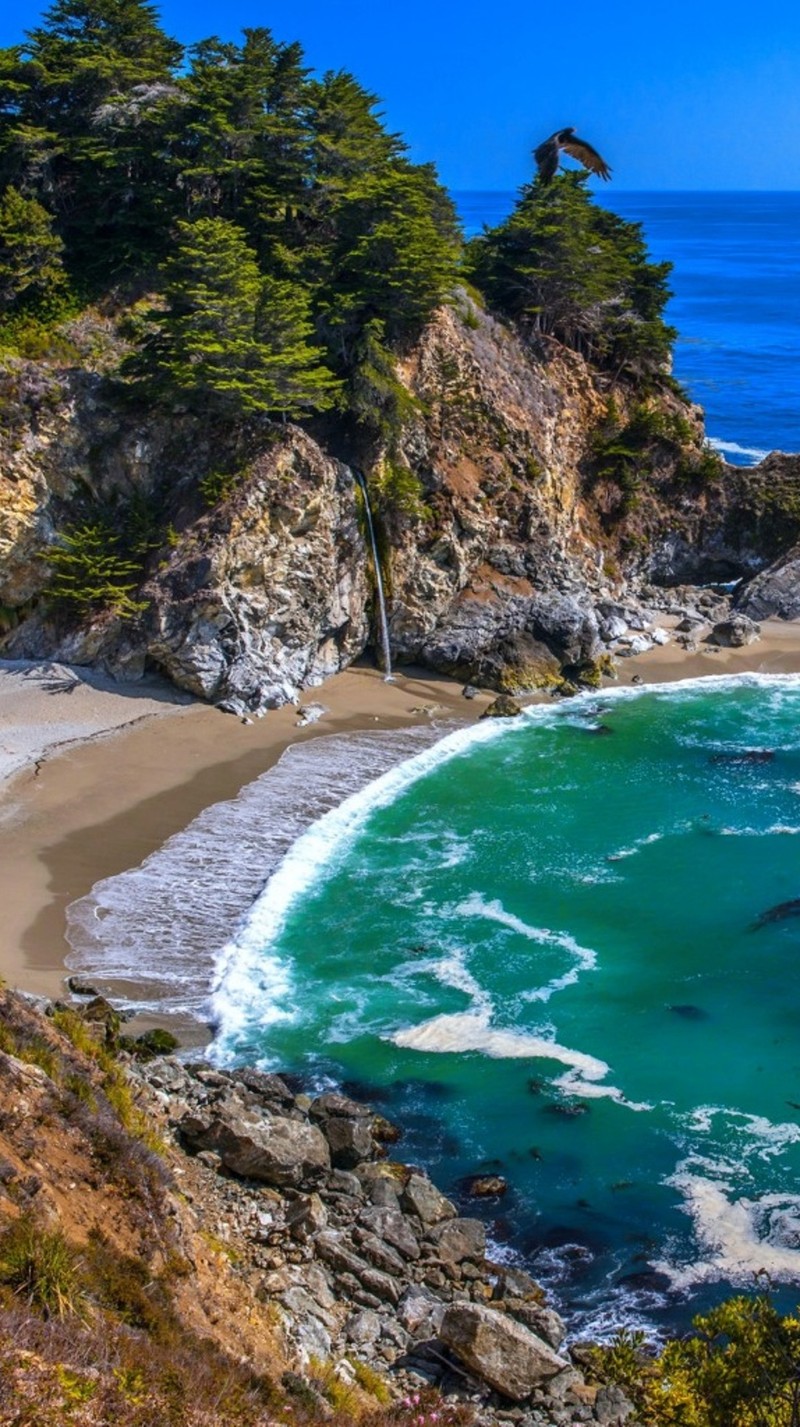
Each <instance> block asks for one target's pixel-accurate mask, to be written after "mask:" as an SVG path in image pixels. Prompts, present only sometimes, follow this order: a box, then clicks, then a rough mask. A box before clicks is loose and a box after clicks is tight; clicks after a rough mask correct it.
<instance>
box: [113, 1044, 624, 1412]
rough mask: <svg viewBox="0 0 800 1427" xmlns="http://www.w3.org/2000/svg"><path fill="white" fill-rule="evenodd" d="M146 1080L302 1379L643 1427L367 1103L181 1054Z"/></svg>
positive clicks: (209, 1220) (215, 1225) (141, 1072)
mask: <svg viewBox="0 0 800 1427" xmlns="http://www.w3.org/2000/svg"><path fill="white" fill-rule="evenodd" d="M133 1073H135V1074H136V1075H137V1076H139V1077H140V1078H141V1080H142V1081H144V1082H146V1085H147V1087H148V1092H147V1093H148V1094H149V1095H150V1096H153V1095H154V1096H155V1097H156V1099H157V1100H158V1102H160V1105H161V1107H162V1109H163V1112H164V1115H165V1118H166V1121H167V1123H168V1125H169V1126H170V1128H171V1130H172V1133H173V1135H174V1138H175V1140H176V1142H177V1144H179V1145H180V1146H182V1147H183V1148H184V1149H185V1150H186V1151H188V1152H189V1154H190V1155H191V1156H192V1158H193V1160H194V1167H195V1170H196V1171H197V1172H196V1173H195V1179H194V1183H195V1186H197V1185H199V1186H200V1190H199V1192H198V1191H197V1188H196V1189H195V1200H196V1201H198V1202H196V1204H195V1207H196V1209H197V1211H198V1213H199V1215H200V1217H201V1218H202V1219H203V1221H204V1223H205V1224H206V1225H207V1227H208V1229H209V1232H213V1234H214V1235H215V1236H216V1237H219V1238H220V1239H221V1240H222V1241H223V1242H226V1241H230V1242H232V1243H234V1242H235V1245H236V1257H237V1260H238V1261H239V1267H240V1271H241V1272H242V1273H243V1274H244V1275H246V1276H247V1278H248V1281H249V1282H250V1284H251V1286H255V1291H256V1292H257V1294H258V1296H259V1297H260V1298H262V1299H264V1300H267V1301H270V1302H272V1303H274V1304H275V1306H276V1309H277V1311H279V1313H280V1316H281V1321H282V1326H283V1331H284V1335H285V1338H286V1340H287V1343H288V1344H290V1345H291V1347H292V1349H293V1351H294V1352H295V1354H296V1356H297V1361H298V1365H299V1366H300V1367H301V1368H302V1365H303V1363H307V1362H308V1361H309V1359H310V1358H317V1359H325V1360H333V1361H334V1362H335V1363H336V1365H337V1371H339V1373H340V1374H341V1375H344V1376H346V1375H347V1373H348V1372H352V1371H353V1368H352V1361H351V1360H352V1359H354V1358H355V1359H358V1360H359V1361H361V1362H366V1363H368V1364H369V1365H371V1366H373V1367H376V1368H378V1369H380V1370H382V1371H385V1372H389V1373H390V1374H391V1377H392V1379H393V1380H394V1381H395V1382H396V1384H397V1387H398V1390H400V1391H403V1392H408V1391H409V1390H412V1391H413V1390H414V1388H415V1387H418V1386H419V1385H420V1384H421V1383H436V1384H438V1385H439V1386H440V1387H442V1389H443V1390H444V1391H446V1392H453V1393H455V1394H457V1395H458V1396H461V1397H467V1398H471V1399H473V1400H475V1401H477V1402H480V1404H481V1417H480V1420H481V1421H482V1422H492V1421H495V1420H498V1421H499V1420H503V1421H512V1422H515V1423H519V1424H521V1427H541V1425H542V1424H556V1425H557V1427H572V1424H575V1423H579V1422H581V1423H582V1422H602V1423H604V1424H606V1427H609V1424H612V1423H613V1424H616V1423H622V1422H625V1421H627V1420H629V1417H630V1412H631V1408H630V1404H629V1403H627V1402H626V1401H625V1400H624V1399H617V1398H616V1397H615V1396H614V1394H613V1393H611V1394H610V1395H609V1390H607V1389H603V1388H601V1389H598V1388H597V1387H596V1386H594V1385H590V1384H587V1382H586V1381H585V1379H584V1377H583V1375H582V1373H581V1372H580V1371H579V1369H578V1368H577V1367H576V1366H575V1365H574V1364H573V1363H572V1361H571V1360H570V1357H569V1354H568V1353H566V1352H565V1351H564V1346H563V1345H564V1339H565V1327H564V1324H563V1322H562V1320H561V1319H560V1318H559V1316H558V1315H557V1314H556V1313H554V1312H553V1311H552V1310H551V1309H549V1308H547V1307H546V1306H545V1304H544V1295H543V1294H542V1291H541V1289H540V1288H539V1287H538V1286H537V1284H536V1283H535V1282H534V1281H533V1279H532V1278H530V1276H529V1275H528V1274H527V1273H524V1272H523V1271H522V1270H520V1269H514V1268H508V1267H502V1268H501V1267H499V1266H497V1265H493V1264H492V1263H491V1262H489V1261H488V1260H487V1257H486V1231H485V1227H484V1225H483V1223H482V1222H481V1221H480V1220H478V1219H473V1218H462V1217H460V1216H459V1214H458V1211H457V1209H456V1206H455V1205H454V1204H452V1203H451V1202H450V1200H448V1199H447V1198H445V1196H444V1195H443V1194H441V1193H440V1191H439V1190H438V1189H437V1188H436V1186H435V1185H434V1184H433V1183H432V1182H431V1181H430V1179H428V1178H427V1176H426V1175H425V1174H424V1173H422V1172H420V1171H419V1170H418V1169H415V1168H413V1167H411V1166H409V1165H405V1164H401V1163H399V1162H397V1161H394V1160H391V1159H389V1158H388V1154H387V1146H388V1144H390V1143H392V1142H393V1141H394V1140H396V1139H397V1138H398V1137H399V1131H397V1129H396V1128H395V1127H394V1126H392V1125H390V1124H389V1123H388V1122H387V1121H386V1120H384V1119H383V1118H382V1117H381V1116H379V1115H375V1114H374V1112H373V1111H372V1110H370V1109H369V1108H368V1107H367V1106H365V1105H363V1104H359V1103H358V1102H356V1101H354V1100H351V1099H349V1098H348V1097H347V1096H344V1095H341V1094H336V1093H326V1094H323V1095H319V1096H317V1097H316V1098H313V1099H312V1098H311V1097H309V1096H308V1095H305V1094H302V1093H300V1094H296V1093H294V1091H293V1090H292V1089H291V1088H290V1087H289V1085H288V1084H287V1082H286V1080H284V1079H283V1078H281V1077H280V1076H277V1075H268V1074H262V1073H261V1072H258V1071H254V1070H238V1071H232V1072H225V1071H219V1070H215V1069H212V1068H210V1067H209V1066H207V1065H184V1064H182V1063H181V1062H180V1061H178V1060H176V1059H174V1058H172V1057H162V1058H160V1059H156V1060H153V1061H151V1062H149V1063H147V1064H144V1065H139V1066H136V1067H135V1068H134V1069H133ZM189 1197H190V1198H191V1194H190V1196H189Z"/></svg>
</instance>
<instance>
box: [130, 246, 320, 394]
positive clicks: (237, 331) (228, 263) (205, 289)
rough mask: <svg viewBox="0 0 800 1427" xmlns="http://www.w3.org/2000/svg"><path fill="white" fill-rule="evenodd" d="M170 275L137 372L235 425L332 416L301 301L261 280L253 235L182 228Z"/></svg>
mask: <svg viewBox="0 0 800 1427" xmlns="http://www.w3.org/2000/svg"><path fill="white" fill-rule="evenodd" d="M178 236H179V246H178V248H177V250H176V251H175V253H174V254H173V255H172V256H171V257H170V258H169V260H168V262H167V264H166V265H165V269H164V276H165V300H166V307H165V309H164V310H163V311H155V312H153V313H152V314H151V323H152V330H151V332H150V334H149V336H148V337H147V338H146V339H145V341H144V343H143V346H142V349H141V351H140V352H139V353H138V354H137V355H136V356H135V357H133V358H132V359H130V360H129V362H128V364H127V370H128V372H129V373H130V374H131V375H132V376H133V377H134V379H135V380H137V381H139V382H140V383H144V384H146V385H147V386H149V387H150V388H153V389H155V390H156V391H157V392H158V391H161V392H164V391H165V392H167V393H168V394H170V395H171V396H172V397H173V398H175V397H178V398H179V399H181V400H184V401H187V402H189V403H190V404H192V405H194V406H196V407H198V408H199V409H202V410H208V409H209V408H210V409H212V410H214V411H215V412H217V413H218V414H220V415H222V416H223V417H226V418H234V417H238V416H242V415H247V414H252V413H255V412H274V413H280V414H282V415H284V416H287V415H296V414H298V413H299V412H300V411H303V410H308V409H320V408H323V407H326V406H329V405H330V404H331V402H332V401H333V399H334V384H333V381H332V378H331V376H330V373H328V372H326V371H325V370H324V368H321V366H320V363H319V353H318V352H317V350H316V349H314V348H312V347H310V346H308V344H307V341H306V338H307V336H308V332H309V327H310V324H309V322H308V319H307V316H306V315H305V313H304V307H303V299H302V294H301V295H300V296H298V295H297V294H293V293H292V292H290V291H289V290H287V288H286V286H285V285H284V284H281V283H276V282H273V281H270V280H266V281H265V279H264V278H263V277H262V274H261V272H260V270H259V267H258V263H257V262H256V257H255V253H254V252H253V250H252V248H250V247H249V246H248V244H247V241H246V238H245V234H244V233H243V231H242V229H241V228H238V227H237V226H236V225H235V224H234V223H229V222H228V221H227V219H224V218H200V219H198V220H197V221H196V222H194V223H189V222H183V223H179V224H178Z"/></svg>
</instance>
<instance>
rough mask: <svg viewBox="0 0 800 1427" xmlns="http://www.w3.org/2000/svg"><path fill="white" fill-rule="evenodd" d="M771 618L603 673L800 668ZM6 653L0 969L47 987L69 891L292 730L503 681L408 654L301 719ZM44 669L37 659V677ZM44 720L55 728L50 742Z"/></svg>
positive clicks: (175, 821) (61, 972) (288, 739)
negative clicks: (416, 661)
mask: <svg viewBox="0 0 800 1427" xmlns="http://www.w3.org/2000/svg"><path fill="white" fill-rule="evenodd" d="M665 623H666V621H665ZM762 629H763V633H762V638H761V639H760V640H758V641H757V642H756V643H754V644H751V645H748V646H746V647H743V648H740V649H720V650H714V651H713V652H712V651H711V650H710V649H709V648H708V647H704V648H701V649H700V650H699V651H697V652H695V653H687V652H686V651H685V650H683V649H682V648H680V647H679V646H678V645H676V644H674V643H672V642H671V643H669V644H667V645H663V646H660V647H656V648H654V649H653V650H651V651H649V652H648V653H646V654H641V655H637V656H633V657H630V658H626V659H620V660H619V661H618V666H617V667H618V678H617V679H616V680H609V681H608V682H607V683H605V684H604V687H605V688H608V689H613V688H615V687H619V686H626V685H631V684H633V683H634V681H635V682H636V684H637V685H638V684H640V683H641V685H642V686H646V685H648V684H651V683H653V684H656V683H669V682H673V681H677V680H685V679H691V678H702V677H704V676H707V675H722V674H726V675H729V674H737V673H768V674H788V673H800V624H787V623H783V622H780V621H770V622H765V624H764V625H763V627H762ZM0 669H1V670H2V675H1V677H0V720H2V729H3V735H4V736H3V738H2V745H3V746H2V749H0V777H2V776H3V774H5V778H6V781H5V782H0V897H2V905H3V907H4V930H5V935H4V937H3V940H2V950H0V976H2V978H3V979H4V980H5V981H7V982H8V983H9V984H10V985H11V986H14V987H17V988H18V989H20V990H22V991H24V992H28V993H31V994H34V995H39V996H44V997H47V998H50V999H53V998H57V997H59V996H62V995H63V994H64V990H65V977H66V975H67V974H68V968H67V966H66V964H65V961H66V957H67V955H68V954H69V945H68V943H67V941H66V939H65V911H66V908H67V906H68V905H69V904H70V903H71V902H74V901H76V900H77V899H78V898H80V897H82V896H85V895H86V893H88V892H89V891H90V889H91V887H92V886H93V885H94V883H95V882H97V881H99V880H100V879H102V878H105V877H110V876H114V875H117V874H118V873H120V872H124V871H126V870H127V869H128V868H130V867H134V866H136V865H138V864H139V863H140V862H142V861H143V860H144V858H146V857H147V856H149V855H150V854H151V853H152V852H155V851H156V850H157V849H158V848H159V847H160V846H161V845H162V844H163V843H164V842H165V841H166V840H167V838H169V837H170V836H172V835H173V834H175V833H177V832H179V831H181V830H182V829H183V828H184V827H186V825H187V824H188V823H189V822H191V821H192V819H193V818H195V817H196V816H197V815H198V814H199V813H200V812H202V811H203V810H204V809H205V808H207V807H209V806H211V805H212V804H214V803H217V802H221V801H224V800H226V799H230V798H234V797H235V796H236V794H237V793H238V792H239V791H240V789H241V788H243V787H244V786H246V785H247V784H249V783H251V782H252V781H254V779H256V778H257V777H259V776H260V775H261V774H262V773H264V772H266V771H267V770H268V769H269V768H271V767H273V766H274V765H275V764H276V763H277V762H278V760H279V759H280V758H281V756H282V755H283V754H284V752H285V751H286V749H287V748H289V747H290V746H291V745H292V744H294V743H301V742H306V741H308V740H310V739H314V738H319V737H324V736H330V735H332V734H346V733H353V732H358V731H363V730H367V729H370V730H381V729H382V730H392V729H402V728H409V727H412V726H413V725H415V724H417V725H419V724H424V723H425V722H426V721H427V720H428V719H429V718H430V717H432V716H445V717H449V718H450V719H452V718H454V717H455V718H459V719H462V720H463V721H464V723H470V722H473V721H474V720H475V719H476V718H477V717H478V716H479V714H480V713H481V712H482V710H483V709H484V708H485V707H486V706H487V705H488V704H489V703H490V702H491V700H492V699H493V698H494V697H495V695H494V694H493V693H491V692H487V693H483V692H482V693H480V694H478V696H477V697H476V698H475V699H474V700H473V701H471V702H468V701H465V700H464V698H463V695H462V686H461V684H460V683H459V682H457V681H455V680H453V679H449V678H447V677H446V676H443V675H437V674H434V673H430V672H428V671H425V670H408V671H403V670H401V671H399V672H398V673H397V675H396V677H395V680H394V682H392V683H386V682H385V681H384V679H383V677H382V675H381V673H380V671H379V670H377V669H374V668H369V667H365V666H360V667H352V668H350V669H348V670H346V671H344V672H343V673H341V674H337V675H335V676H333V678H331V679H329V680H327V681H326V683H325V684H324V685H322V686H320V687H319V688H318V689H310V690H306V691H305V693H304V695H303V698H302V706H308V705H310V704H317V703H319V704H322V705H323V706H324V709H325V712H324V713H323V714H322V715H321V716H320V717H319V718H318V719H317V720H316V721H315V722H313V723H309V724H306V725H304V726H302V727H299V726H298V715H297V710H296V707H295V706H294V705H292V704H288V705H285V706H284V707H283V708H281V709H276V710H272V711H270V712H269V713H267V714H266V715H265V716H264V717H263V719H259V720H256V721H254V722H253V723H250V724H247V723H245V722H243V721H242V720H239V719H237V718H235V717H233V716H231V715H230V714H222V713H220V711H219V710H217V709H215V708H213V707H212V706H210V705H208V704H205V703H201V702H200V701H196V700H193V699H189V698H188V696H186V695H183V694H181V693H180V692H179V691H176V690H173V689H172V688H171V686H169V685H166V684H159V683H157V682H153V683H151V684H148V685H146V686H144V687H142V686H138V687H137V688H134V689H133V690H131V689H129V688H128V686H125V685H113V684H112V682H111V681H110V680H105V679H104V678H103V676H99V675H95V674H93V673H92V672H90V671H85V670H80V671H70V670H65V669H64V668H63V666H52V665H47V666H27V667H26V668H24V669H22V668H19V667H18V666H10V665H8V664H7V665H5V666H0ZM32 670H33V671H34V674H35V672H36V671H37V670H41V677H40V678H39V679H38V680H37V679H36V678H35V677H32V673H31V671H32ZM76 675H77V678H78V679H79V681H80V683H81V684H85V685H86V686H88V688H89V689H90V691H91V717H90V718H89V719H88V721H85V722H84V726H83V729H82V731H77V732H76V724H77V722H78V720H76V718H75V702H74V701H75V699H76V695H77V696H78V697H81V698H83V697H84V693H83V689H78V688H75V687H74V686H71V685H70V683H69V680H70V679H73V680H74V679H75V677H76ZM84 676H86V677H85V678H84ZM9 679H10V682H11V684H12V685H14V686H15V688H14V690H13V704H12V706H13V708H14V710H15V713H16V716H17V717H18V718H19V719H20V720H21V721H22V719H23V718H25V719H27V742H26V748H25V755H24V756H25V757H26V759H27V762H26V765H25V766H23V767H20V759H19V756H17V760H16V763H12V761H11V760H10V759H9V758H8V756H6V758H5V759H3V757H2V753H3V752H7V748H8V738H7V736H5V735H7V733H8V728H9V724H8V720H7V718H4V717H3V715H4V714H5V713H6V711H7V709H8V703H7V701H4V697H3V695H4V694H5V693H6V692H7V689H8V684H7V682H6V681H7V680H9ZM54 680H55V681H56V683H57V685H58V686H57V687H55V688H54V687H53V682H54ZM601 692H602V690H601ZM540 697H541V696H540ZM528 701H530V700H528ZM65 728H66V729H67V737H66V738H64V737H63V734H64V730H65ZM42 729H47V731H48V732H49V733H50V735H51V736H50V741H49V743H48V742H46V741H43V740H42V738H41V730H42ZM37 735H38V742H37ZM17 753H18V751H17ZM160 1023H161V1020H160V1019H159V1018H158V1017H157V1016H154V1017H152V1018H148V1017H145V1016H140V1017H137V1019H136V1021H135V1022H134V1024H133V1029H134V1031H135V1032H137V1033H138V1032H139V1030H144V1029H147V1028H148V1027H149V1026H150V1025H153V1024H160ZM170 1024H171V1025H172V1026H173V1027H174V1028H175V1029H177V1030H178V1034H179V1035H181V1037H182V1040H183V1043H185V1044H187V1045H190V1044H194V1045H198V1044H203V1043H205V1042H207V1040H208V1039H209V1034H208V1030H207V1028H205V1027H204V1026H203V1025H202V1024H201V1023H199V1022H197V1021H193V1020H192V1021H190V1020H189V1018H188V1017H187V1019H186V1022H185V1023H182V1024H181V1026H180V1027H175V1022H174V1018H170Z"/></svg>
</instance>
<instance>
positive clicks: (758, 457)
mask: <svg viewBox="0 0 800 1427" xmlns="http://www.w3.org/2000/svg"><path fill="white" fill-rule="evenodd" d="M708 444H709V446H710V447H711V448H712V450H714V451H718V452H719V454H720V455H721V456H749V458H750V460H749V462H748V464H749V465H751V466H756V465H758V462H759V461H763V460H764V457H765V456H768V455H769V451H762V450H760V449H759V447H758V446H740V445H739V442H738V441H721V440H719V439H718V438H717V437H715V436H709V438H708Z"/></svg>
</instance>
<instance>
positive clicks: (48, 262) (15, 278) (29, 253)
mask: <svg viewBox="0 0 800 1427" xmlns="http://www.w3.org/2000/svg"><path fill="white" fill-rule="evenodd" d="M63 246H64V245H63V243H62V241H61V239H60V238H59V237H58V235H57V234H56V233H54V232H53V220H52V218H51V216H50V214H49V213H48V212H47V209H46V208H43V207H42V205H41V203H37V201H36V199H35V198H24V197H23V196H22V194H21V193H18V192H17V190H16V188H13V187H11V186H9V187H8V188H7V189H6V191H5V193H4V194H3V196H2V198H0V310H2V309H8V308H10V307H12V306H13V305H14V304H16V303H18V302H19V301H20V300H21V299H25V298H28V297H32V296H36V297H43V296H46V295H47V294H51V293H53V292H56V291H57V290H58V289H59V288H60V287H62V286H63V283H64V269H63V266H62V262H61V252H62V249H63Z"/></svg>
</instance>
